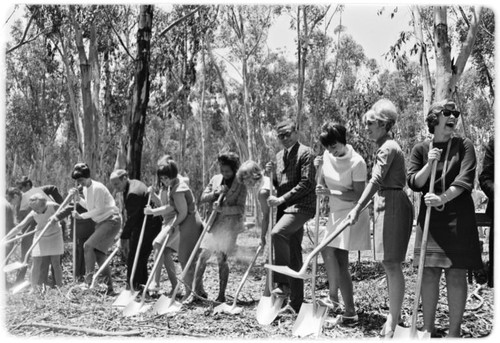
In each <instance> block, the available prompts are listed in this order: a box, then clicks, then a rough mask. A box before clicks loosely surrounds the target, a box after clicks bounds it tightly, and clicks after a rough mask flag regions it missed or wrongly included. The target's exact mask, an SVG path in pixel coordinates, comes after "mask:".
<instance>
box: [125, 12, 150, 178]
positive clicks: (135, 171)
mask: <svg viewBox="0 0 500 343" xmlns="http://www.w3.org/2000/svg"><path fill="white" fill-rule="evenodd" d="M153 8H154V6H152V5H141V6H140V13H139V18H138V27H137V36H136V37H137V56H136V59H135V74H134V92H133V95H132V101H131V106H130V113H129V117H128V126H127V127H128V130H127V131H128V144H127V148H128V150H127V169H128V172H129V175H130V177H131V178H133V179H140V177H141V159H142V146H143V139H144V128H145V124H146V114H147V109H148V103H149V85H150V80H149V60H150V50H151V28H152V25H153Z"/></svg>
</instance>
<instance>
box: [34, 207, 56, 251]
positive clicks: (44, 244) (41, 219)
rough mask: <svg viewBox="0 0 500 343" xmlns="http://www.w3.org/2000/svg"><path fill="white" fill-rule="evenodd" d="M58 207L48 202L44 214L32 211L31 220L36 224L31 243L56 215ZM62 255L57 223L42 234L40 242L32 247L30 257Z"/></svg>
mask: <svg viewBox="0 0 500 343" xmlns="http://www.w3.org/2000/svg"><path fill="white" fill-rule="evenodd" d="M57 206H59V205H58V204H56V203H55V202H52V201H48V202H47V209H46V210H45V212H44V213H36V212H35V211H33V219H34V220H35V222H36V229H35V230H36V231H35V237H34V238H33V241H35V240H36V239H37V238H38V237H40V235H41V233H42V230H43V229H44V228H45V226H46V225H47V223H48V222H49V218H50V217H52V216H53V215H54V214H55V213H56V207H57ZM63 253H64V241H63V235H62V230H61V226H59V223H58V222H53V223H52V224H50V226H49V228H48V229H47V230H46V231H45V232H44V233H43V235H42V236H41V238H40V241H38V243H37V244H36V245H35V246H34V247H33V250H32V251H31V256H33V257H42V256H53V255H62V254H63Z"/></svg>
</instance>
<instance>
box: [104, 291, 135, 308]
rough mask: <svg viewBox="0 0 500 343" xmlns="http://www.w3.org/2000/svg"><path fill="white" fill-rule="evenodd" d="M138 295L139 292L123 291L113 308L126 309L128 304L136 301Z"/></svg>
mask: <svg viewBox="0 0 500 343" xmlns="http://www.w3.org/2000/svg"><path fill="white" fill-rule="evenodd" d="M137 294H139V291H130V290H123V291H121V293H120V295H118V297H116V299H115V301H114V302H113V304H112V305H111V306H113V307H125V306H127V305H128V304H130V302H131V301H134V299H135V297H136V295H137Z"/></svg>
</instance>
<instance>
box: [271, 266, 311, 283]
mask: <svg viewBox="0 0 500 343" xmlns="http://www.w3.org/2000/svg"><path fill="white" fill-rule="evenodd" d="M264 267H265V268H267V269H270V270H272V271H274V272H277V273H280V274H283V275H288V276H291V277H294V278H296V279H304V280H306V279H310V278H312V274H307V272H305V271H304V272H303V273H301V272H300V271H298V272H297V271H295V270H293V269H291V268H290V267H288V266H276V265H274V264H267V263H266V264H264Z"/></svg>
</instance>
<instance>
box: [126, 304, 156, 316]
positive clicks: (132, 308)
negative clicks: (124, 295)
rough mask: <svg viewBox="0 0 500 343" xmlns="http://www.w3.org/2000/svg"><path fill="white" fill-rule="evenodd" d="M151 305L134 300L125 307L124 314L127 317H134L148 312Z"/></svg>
mask: <svg viewBox="0 0 500 343" xmlns="http://www.w3.org/2000/svg"><path fill="white" fill-rule="evenodd" d="M150 307H151V305H144V303H143V302H137V301H132V302H130V303H129V304H128V305H127V306H125V308H124V309H123V315H124V316H125V317H132V316H135V315H137V314H139V313H144V312H146V311H147V310H149V308H150Z"/></svg>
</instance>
